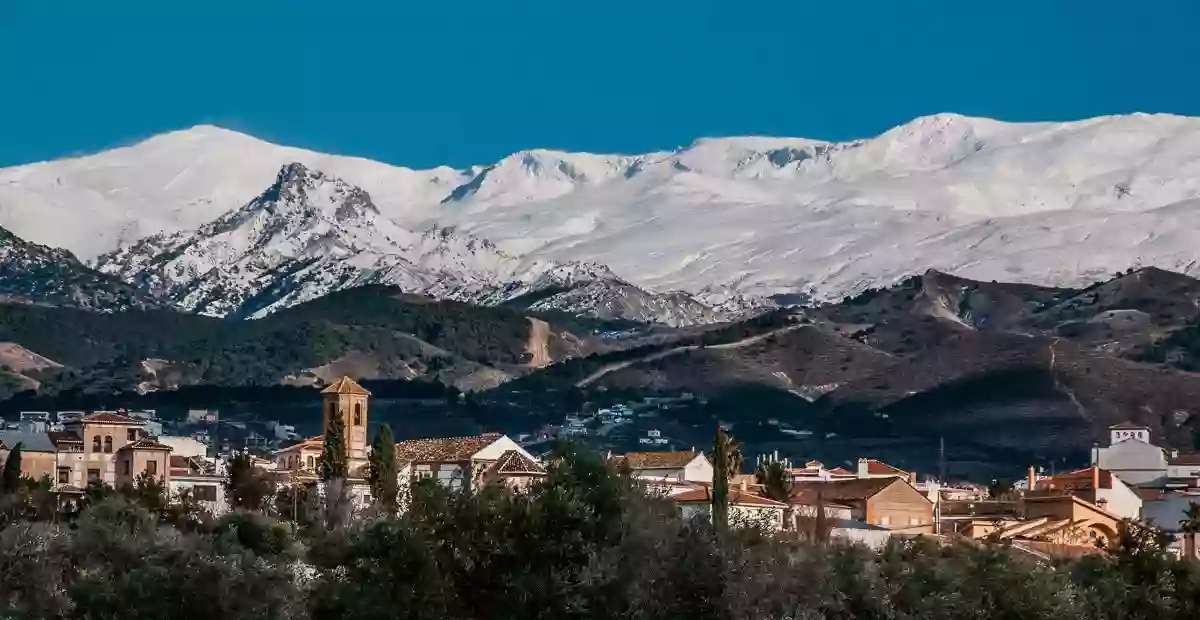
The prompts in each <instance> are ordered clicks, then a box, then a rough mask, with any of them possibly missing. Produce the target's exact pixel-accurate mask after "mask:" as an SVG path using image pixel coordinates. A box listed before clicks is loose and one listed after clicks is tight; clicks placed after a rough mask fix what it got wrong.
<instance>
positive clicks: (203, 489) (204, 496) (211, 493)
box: [192, 484, 217, 502]
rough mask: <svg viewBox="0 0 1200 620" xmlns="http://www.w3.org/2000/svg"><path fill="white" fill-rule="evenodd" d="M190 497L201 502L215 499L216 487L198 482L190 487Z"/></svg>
mask: <svg viewBox="0 0 1200 620" xmlns="http://www.w3.org/2000/svg"><path fill="white" fill-rule="evenodd" d="M192 497H193V498H195V499H197V500H199V501H202V502H215V501H217V487H216V486H215V485H211V484H198V485H196V486H194V487H192Z"/></svg>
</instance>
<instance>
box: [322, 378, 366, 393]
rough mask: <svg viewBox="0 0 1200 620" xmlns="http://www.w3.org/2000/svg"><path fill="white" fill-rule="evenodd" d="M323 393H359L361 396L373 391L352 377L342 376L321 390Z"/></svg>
mask: <svg viewBox="0 0 1200 620" xmlns="http://www.w3.org/2000/svg"><path fill="white" fill-rule="evenodd" d="M321 393H322V394H357V395H359V396H370V395H371V393H370V392H368V391H367V389H366V388H364V387H363V386H361V385H359V384H357V383H355V382H354V379H351V378H350V377H342V378H341V379H338V380H337V381H334V382H333V383H330V384H329V386H328V387H326V388H325V389H323V390H321Z"/></svg>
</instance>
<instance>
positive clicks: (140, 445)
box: [121, 438, 171, 452]
mask: <svg viewBox="0 0 1200 620" xmlns="http://www.w3.org/2000/svg"><path fill="white" fill-rule="evenodd" d="M121 449H122V450H164V451H167V452H170V451H171V446H164V445H163V444H161V443H158V442H157V441H154V440H153V439H146V438H142V439H139V440H137V441H134V442H131V443H127V444H125V445H124V446H121Z"/></svg>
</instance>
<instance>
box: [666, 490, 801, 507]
mask: <svg viewBox="0 0 1200 620" xmlns="http://www.w3.org/2000/svg"><path fill="white" fill-rule="evenodd" d="M669 499H671V500H672V501H675V502H678V503H681V504H688V503H697V502H703V503H708V502H712V489H711V488H709V487H704V488H702V489H693V490H691V491H684V492H683V493H680V494H678V495H673V496H671V497H670V498H669ZM729 505H730V506H737V505H741V506H761V507H764V508H786V507H787V504H784V503H782V502H777V501H774V500H770V499H767V498H765V497H760V496H758V495H754V494H753V493H746V492H743V491H739V490H737V489H730V490H729Z"/></svg>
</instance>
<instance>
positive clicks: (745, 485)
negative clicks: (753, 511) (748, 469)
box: [739, 475, 750, 493]
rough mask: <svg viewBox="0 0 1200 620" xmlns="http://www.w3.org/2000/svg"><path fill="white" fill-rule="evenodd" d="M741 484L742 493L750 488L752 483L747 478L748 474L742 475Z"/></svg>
mask: <svg viewBox="0 0 1200 620" xmlns="http://www.w3.org/2000/svg"><path fill="white" fill-rule="evenodd" d="M739 486H741V487H742V493H745V492H747V491H749V490H750V485H749V483H748V482H747V480H746V476H744V475H743V476H742V479H741V482H739Z"/></svg>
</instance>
